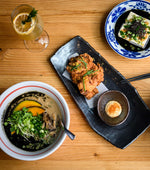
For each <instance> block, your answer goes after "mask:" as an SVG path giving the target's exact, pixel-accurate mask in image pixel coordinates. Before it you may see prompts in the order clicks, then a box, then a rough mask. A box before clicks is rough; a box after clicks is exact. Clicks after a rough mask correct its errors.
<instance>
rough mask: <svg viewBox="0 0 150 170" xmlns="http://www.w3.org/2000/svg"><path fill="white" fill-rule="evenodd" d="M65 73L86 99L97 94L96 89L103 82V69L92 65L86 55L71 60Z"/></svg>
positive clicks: (98, 65) (88, 56)
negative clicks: (68, 74)
mask: <svg viewBox="0 0 150 170" xmlns="http://www.w3.org/2000/svg"><path fill="white" fill-rule="evenodd" d="M67 71H68V72H69V73H70V75H71V79H72V81H73V83H75V84H77V86H78V89H79V91H80V93H81V94H82V95H84V96H85V97H86V98H87V99H90V98H92V97H93V96H94V95H95V94H96V93H98V90H97V88H96V87H97V86H98V85H99V84H100V83H101V82H102V81H103V80H104V73H103V68H102V67H101V66H100V64H97V65H96V64H95V63H93V58H92V57H91V56H90V55H89V54H87V53H84V54H81V55H79V56H77V57H73V58H71V59H70V62H69V64H68V66H67Z"/></svg>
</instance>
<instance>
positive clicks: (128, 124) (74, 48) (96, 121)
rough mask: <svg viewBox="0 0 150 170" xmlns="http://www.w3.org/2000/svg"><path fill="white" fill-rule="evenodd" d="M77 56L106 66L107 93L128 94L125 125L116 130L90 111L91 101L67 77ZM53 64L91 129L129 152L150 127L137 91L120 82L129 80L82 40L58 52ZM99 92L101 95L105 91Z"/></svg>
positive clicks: (147, 114)
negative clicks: (69, 61) (132, 144)
mask: <svg viewBox="0 0 150 170" xmlns="http://www.w3.org/2000/svg"><path fill="white" fill-rule="evenodd" d="M76 53H78V54H83V53H88V54H89V55H90V56H91V57H93V58H94V60H95V62H96V63H97V62H99V63H100V64H101V65H102V67H103V69H104V82H103V85H104V86H105V91H106V90H118V91H120V92H122V93H124V94H125V95H126V97H127V98H128V101H129V104H130V113H129V116H128V118H127V119H126V121H125V122H124V123H123V124H121V125H118V126H115V127H112V126H109V125H106V124H105V123H104V122H103V121H102V120H101V119H100V117H99V116H98V113H97V108H96V107H95V106H94V107H89V104H88V102H87V100H86V99H85V97H84V96H82V95H81V94H80V92H79V90H78V88H77V86H76V85H75V84H73V83H72V81H71V80H70V79H68V78H67V77H66V76H64V72H65V70H66V65H67V64H68V60H69V58H70V56H73V55H74V54H76ZM50 62H51V63H52V65H53V67H54V69H55V70H56V72H57V73H58V75H59V77H60V79H61V80H62V81H63V83H64V84H65V86H66V88H67V89H68V91H69V92H70V94H71V96H72V97H73V99H74V101H75V102H76V103H77V105H78V107H79V108H80V109H81V111H82V113H83V115H84V116H85V118H86V120H87V122H88V123H89V125H90V127H91V128H92V129H93V130H94V131H95V132H96V133H98V134H99V135H101V136H102V137H104V138H105V139H106V140H107V141H109V142H110V143H112V144H113V145H115V146H116V147H118V148H121V149H123V148H126V147H127V146H128V145H129V144H130V143H131V142H133V141H134V140H135V139H136V138H137V137H138V136H139V135H140V134H141V133H143V132H144V131H145V130H146V129H147V128H148V127H149V125H150V110H149V108H148V107H147V106H146V104H145V103H144V101H143V100H142V98H141V97H140V95H139V94H138V92H137V91H136V89H135V88H134V87H133V86H132V85H131V84H130V83H129V82H126V83H125V84H121V82H120V81H121V80H125V78H124V77H123V76H122V75H121V74H120V73H119V72H118V71H117V70H116V69H115V68H113V67H112V66H111V65H110V64H109V63H108V62H107V61H106V60H105V59H104V58H103V57H102V56H101V55H100V54H99V53H98V52H97V51H95V50H94V48H93V47H91V46H90V45H89V43H88V42H86V41H85V40H84V39H83V38H81V37H80V36H76V37H74V38H73V39H71V40H70V41H69V42H68V43H66V44H65V45H63V46H62V47H61V48H60V49H58V51H57V52H56V53H55V54H54V55H53V56H52V57H51V58H50ZM99 92H100V93H101V91H99ZM100 93H99V95H100ZM95 102H97V101H95Z"/></svg>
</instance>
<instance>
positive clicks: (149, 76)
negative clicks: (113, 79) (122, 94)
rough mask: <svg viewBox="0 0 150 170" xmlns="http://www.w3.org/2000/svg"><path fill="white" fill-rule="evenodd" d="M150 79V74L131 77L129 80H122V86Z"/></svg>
mask: <svg viewBox="0 0 150 170" xmlns="http://www.w3.org/2000/svg"><path fill="white" fill-rule="evenodd" d="M147 78H150V73H146V74H142V75H139V76H135V77H131V78H129V79H126V80H121V84H125V83H126V82H128V81H136V80H142V79H147Z"/></svg>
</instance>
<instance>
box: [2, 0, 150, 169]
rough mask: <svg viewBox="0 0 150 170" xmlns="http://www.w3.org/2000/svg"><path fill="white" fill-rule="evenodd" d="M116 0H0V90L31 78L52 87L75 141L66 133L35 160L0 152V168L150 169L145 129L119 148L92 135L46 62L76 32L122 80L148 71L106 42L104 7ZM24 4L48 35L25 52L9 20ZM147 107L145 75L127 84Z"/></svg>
mask: <svg viewBox="0 0 150 170" xmlns="http://www.w3.org/2000/svg"><path fill="white" fill-rule="evenodd" d="M120 2H122V0H111V1H110V0H83V1H81V0H32V1H29V0H24V1H23V0H13V1H12V0H0V48H2V49H3V52H2V53H1V54H0V93H2V92H3V91H4V90H6V89H7V88H8V87H10V86H12V85H13V84H15V83H19V82H22V81H28V80H35V81H42V82H45V83H47V84H49V85H52V86H53V87H54V88H56V89H57V90H58V91H59V92H60V93H61V94H62V95H63V97H64V98H65V100H66V102H67V104H68V106H69V109H70V117H71V121H70V130H71V131H72V132H73V133H75V135H76V139H75V140H74V141H71V140H70V139H69V138H68V137H67V138H66V139H65V141H64V143H63V144H62V146H61V147H60V148H59V149H58V150H57V151H55V152H54V153H53V154H52V155H50V156H48V157H46V158H44V159H42V160H39V161H31V162H27V161H20V160H16V159H14V158H11V157H10V156H8V155H7V154H6V153H4V152H3V151H2V150H0V170H3V169H4V170H9V169H12V170H16V169H20V170H25V169H28V170H29V169H36V170H41V169H42V170H48V169H51V170H52V169H56V170H57V169H64V170H74V169H79V170H80V169H81V170H83V169H89V170H95V169H106V170H111V169H115V170H116V169H117V170H120V169H126V170H128V169H136V170H143V169H150V129H147V130H146V131H145V132H144V133H143V134H142V135H141V136H140V137H138V139H136V141H134V142H133V143H132V144H131V145H130V146H128V147H127V148H126V149H124V150H121V149H118V148H116V147H115V146H113V145H112V144H110V143H109V142H107V141H106V140H104V139H103V138H102V137H101V136H99V135H98V134H96V133H95V132H94V131H93V130H92V129H91V128H90V127H89V125H88V123H87V122H86V120H85V117H84V116H83V114H82V112H81V111H80V110H79V108H78V107H77V105H76V104H75V102H74V100H73V98H72V97H71V95H70V94H69V92H68V91H67V89H66V87H65V86H64V84H63V83H62V82H61V80H60V79H59V77H58V75H57V74H56V72H55V70H54V69H53V67H52V65H51V64H50V62H49V58H50V57H51V56H52V55H53V54H54V53H55V52H56V50H57V49H58V48H59V47H60V46H61V45H63V44H65V43H66V42H67V41H68V40H70V39H71V38H73V37H74V36H76V35H80V36H81V37H83V38H84V39H85V40H86V41H88V42H89V43H90V45H91V46H93V47H94V48H95V49H96V50H97V51H98V52H99V53H100V54H101V55H102V56H103V57H104V58H105V59H106V60H107V61H108V62H109V63H110V64H111V65H112V66H114V67H115V68H116V69H117V70H118V71H119V72H121V73H122V74H123V75H124V76H125V77H126V78H129V77H132V76H136V75H139V74H144V73H148V72H150V57H148V58H145V59H141V60H131V59H127V58H124V57H122V56H120V55H118V54H117V53H115V52H114V51H113V50H112V49H111V47H110V46H109V45H108V44H107V41H106V39H105V35H104V24H105V20H106V17H107V15H108V13H109V12H110V10H111V9H112V8H113V7H114V6H116V5H117V4H118V3H120ZM20 4H29V5H32V6H34V7H35V9H38V10H39V14H40V15H41V17H42V19H43V21H44V29H45V30H46V31H47V32H48V34H49V36H50V44H49V46H48V48H47V49H46V50H45V51H43V52H41V53H31V52H29V51H27V50H26V49H25V47H24V43H23V41H22V40H20V39H19V38H18V37H17V36H16V34H15V32H14V30H13V28H12V24H11V19H10V15H11V12H12V10H13V9H14V8H15V7H16V6H18V5H20ZM132 85H133V86H134V87H135V88H136V89H137V90H138V92H139V94H140V95H141V97H142V98H143V100H144V101H145V103H146V104H147V105H148V107H150V79H145V80H140V81H135V82H132Z"/></svg>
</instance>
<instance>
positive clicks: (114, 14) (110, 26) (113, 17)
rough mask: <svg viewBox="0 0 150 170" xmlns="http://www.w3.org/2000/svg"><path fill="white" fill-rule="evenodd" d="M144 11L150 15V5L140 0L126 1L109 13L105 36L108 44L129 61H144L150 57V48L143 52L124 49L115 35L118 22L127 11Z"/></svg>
mask: <svg viewBox="0 0 150 170" xmlns="http://www.w3.org/2000/svg"><path fill="white" fill-rule="evenodd" d="M135 9H136V10H142V11H144V12H148V13H150V3H149V2H147V1H143V0H141V1H139V0H128V1H124V2H122V3H120V4H118V5H117V6H115V7H114V8H113V9H112V10H111V12H110V13H109V15H108V17H107V19H106V22H105V36H106V39H107V42H108V44H109V45H110V46H111V48H112V49H113V50H114V51H115V52H116V53H118V54H120V55H122V56H123V57H126V58H129V59H142V58H145V57H148V56H150V48H147V49H145V50H142V51H136V52H135V51H129V50H127V49H125V48H123V47H122V46H121V45H120V44H119V43H118V41H117V39H116V35H115V26H116V23H117V20H118V19H119V18H120V17H121V15H122V14H124V13H125V12H127V11H130V10H135Z"/></svg>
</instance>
